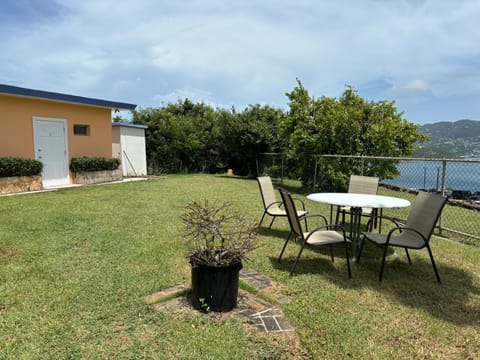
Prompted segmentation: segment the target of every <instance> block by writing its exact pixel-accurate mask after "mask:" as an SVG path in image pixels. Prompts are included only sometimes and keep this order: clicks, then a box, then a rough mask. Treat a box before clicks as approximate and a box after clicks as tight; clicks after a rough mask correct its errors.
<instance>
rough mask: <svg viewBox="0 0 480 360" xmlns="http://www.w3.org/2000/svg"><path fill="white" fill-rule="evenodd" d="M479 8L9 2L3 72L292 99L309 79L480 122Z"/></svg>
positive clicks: (261, 1) (2, 26) (239, 100)
mask: <svg viewBox="0 0 480 360" xmlns="http://www.w3.org/2000/svg"><path fill="white" fill-rule="evenodd" d="M478 19H480V1H478V0H356V1H355V0H335V1H331V0H275V1H274V0H181V1H179V0H135V1H130V0H123V1H118V0H2V1H0V34H1V35H0V83H2V84H8V85H14V86H20V87H26V88H31V89H37V90H45V91H54V92H60V93H66V94H70V95H79V96H86V97H93V98H100V99H105V100H112V101H120V102H127V103H133V104H137V109H138V110H140V109H144V108H149V107H161V106H164V105H166V104H167V103H169V102H177V101H178V100H183V99H185V98H189V99H190V100H192V101H194V102H204V103H206V104H209V105H211V106H213V107H224V108H231V107H232V106H234V107H235V108H236V109H237V110H242V109H243V108H245V107H246V106H248V105H252V104H261V105H271V106H274V107H278V108H282V109H285V110H288V98H287V97H286V96H285V93H286V92H290V91H292V90H293V89H294V87H295V86H296V85H297V79H299V80H300V81H301V82H302V84H303V86H304V87H305V88H306V89H307V90H308V91H309V94H310V95H311V96H313V97H315V98H317V97H321V96H328V97H335V98H338V97H339V96H341V94H342V93H343V91H344V90H345V88H346V86H347V85H348V86H353V87H354V88H355V89H356V90H357V92H358V94H359V95H360V96H362V97H363V98H365V99H367V100H372V101H379V100H386V101H394V102H395V104H396V106H397V110H398V112H403V117H404V118H405V119H406V120H408V121H410V122H412V123H415V124H428V123H435V122H439V121H456V120H460V119H473V120H480V26H479V25H478V24H479V20H478ZM122 116H126V117H128V115H127V114H124V115H122Z"/></svg>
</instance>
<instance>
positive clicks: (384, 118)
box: [282, 80, 426, 191]
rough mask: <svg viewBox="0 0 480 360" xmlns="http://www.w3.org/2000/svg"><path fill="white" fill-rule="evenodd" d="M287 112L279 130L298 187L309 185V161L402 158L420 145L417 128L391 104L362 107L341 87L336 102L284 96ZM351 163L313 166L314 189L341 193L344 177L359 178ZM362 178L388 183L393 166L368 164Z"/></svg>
mask: <svg viewBox="0 0 480 360" xmlns="http://www.w3.org/2000/svg"><path fill="white" fill-rule="evenodd" d="M286 95H287V97H288V98H289V107H290V111H289V112H288V116H287V118H286V120H285V122H284V124H283V126H282V129H283V133H284V136H285V137H287V136H288V137H289V146H288V154H289V157H290V158H292V159H294V160H295V161H296V163H297V164H298V168H297V171H298V172H297V175H298V177H299V178H300V179H301V180H302V182H303V183H304V185H311V182H312V181H313V172H314V168H315V163H314V155H317V154H318V155H320V154H331V155H354V156H391V157H398V156H405V155H410V154H411V153H412V152H413V151H414V150H415V149H416V144H418V143H420V142H422V141H424V140H425V138H426V137H425V135H423V134H421V133H420V132H419V131H418V126H416V125H414V124H411V123H409V122H408V121H407V120H405V119H403V118H402V116H403V113H398V112H397V109H396V107H395V103H394V102H388V101H377V102H375V101H366V100H365V99H363V98H362V97H360V96H359V95H358V93H357V91H356V90H355V89H354V88H353V87H351V86H347V87H346V89H345V91H344V92H343V94H342V96H341V97H340V98H339V99H335V98H330V97H321V98H318V99H314V98H313V97H311V96H310V95H309V93H308V91H307V90H306V89H305V88H304V87H303V85H302V83H301V82H300V80H297V86H296V87H295V88H294V89H293V90H292V91H291V92H289V93H287V94H286ZM360 166H361V165H360V163H359V162H358V161H353V160H342V161H338V160H335V161H322V162H321V163H319V168H318V176H317V180H318V183H317V184H316V186H318V187H319V188H321V189H324V190H332V191H336V190H345V189H346V187H347V183H348V178H349V176H350V174H359V173H361V172H362V169H361V168H360ZM363 174H364V175H371V176H379V177H380V178H392V177H394V176H395V175H397V170H396V163H395V162H394V161H380V160H378V161H372V162H370V163H368V164H366V167H365V168H364V169H363Z"/></svg>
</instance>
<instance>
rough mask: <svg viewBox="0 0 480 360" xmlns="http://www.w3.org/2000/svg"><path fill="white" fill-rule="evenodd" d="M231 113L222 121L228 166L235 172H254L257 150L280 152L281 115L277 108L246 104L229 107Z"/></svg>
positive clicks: (247, 173) (261, 151)
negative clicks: (241, 107) (235, 107)
mask: <svg viewBox="0 0 480 360" xmlns="http://www.w3.org/2000/svg"><path fill="white" fill-rule="evenodd" d="M231 114H232V116H230V117H229V118H228V121H226V122H225V123H222V127H223V133H224V141H225V144H226V150H227V151H228V153H229V154H230V161H229V167H231V168H232V169H234V171H235V173H237V174H239V175H248V176H252V175H254V174H256V159H257V155H258V154H259V153H265V152H277V151H278V152H281V151H282V146H281V142H282V141H281V138H280V132H279V126H280V124H281V122H282V121H283V118H284V117H285V113H284V112H283V111H282V110H280V109H275V108H273V107H271V106H268V105H263V106H261V105H259V104H256V105H250V106H248V107H247V108H245V109H244V110H243V111H242V112H240V113H237V112H236V111H235V109H232V113H231Z"/></svg>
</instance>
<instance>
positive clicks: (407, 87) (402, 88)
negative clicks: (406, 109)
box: [389, 80, 432, 97]
mask: <svg viewBox="0 0 480 360" xmlns="http://www.w3.org/2000/svg"><path fill="white" fill-rule="evenodd" d="M389 93H391V94H392V95H393V96H407V97H408V96H426V95H430V94H432V89H431V88H430V85H429V84H428V83H427V82H426V81H423V80H412V81H409V82H408V83H405V84H400V85H393V86H392V87H391V88H390V89H389Z"/></svg>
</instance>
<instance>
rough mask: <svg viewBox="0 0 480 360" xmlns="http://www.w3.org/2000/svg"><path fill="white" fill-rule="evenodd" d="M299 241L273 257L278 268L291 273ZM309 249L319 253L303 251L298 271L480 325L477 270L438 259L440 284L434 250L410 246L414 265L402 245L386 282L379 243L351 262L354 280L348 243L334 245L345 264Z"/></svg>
mask: <svg viewBox="0 0 480 360" xmlns="http://www.w3.org/2000/svg"><path fill="white" fill-rule="evenodd" d="M282 246H283V243H282ZM294 246H295V247H296V249H295V251H293V253H292V252H291V251H290V252H289V254H288V255H284V257H283V258H282V261H281V262H280V263H278V257H274V256H272V257H269V259H270V261H271V263H272V266H273V267H274V268H275V269H277V270H280V271H285V272H290V270H291V268H292V266H293V263H294V261H295V257H296V255H297V251H298V250H299V249H300V247H299V246H300V244H298V243H297V244H295V243H291V242H289V244H288V247H290V248H291V247H294ZM309 250H310V251H311V250H313V251H314V252H315V254H313V257H312V254H309V256H304V255H305V254H302V257H301V258H300V259H299V261H298V264H297V267H296V270H295V273H294V275H293V276H295V275H302V274H306V275H316V274H318V276H322V277H324V278H326V279H328V280H329V281H330V282H332V283H333V284H336V285H337V286H340V287H342V288H349V289H351V291H355V290H356V289H358V288H361V287H365V288H369V289H372V290H375V291H378V292H379V293H382V294H383V295H384V296H385V297H386V298H389V299H391V301H392V302H398V303H402V304H404V305H406V306H408V307H411V308H415V309H420V310H421V311H425V312H427V313H429V314H430V315H431V316H433V317H436V318H439V319H442V320H444V321H448V322H451V323H453V324H455V325H459V326H478V325H479V324H480V304H479V302H478V296H480V289H479V287H478V286H477V285H476V284H475V281H474V275H473V274H471V273H469V272H468V271H465V270H463V269H458V268H453V267H451V266H449V265H446V264H445V263H441V262H439V261H438V260H437V261H436V265H437V268H438V272H439V274H440V278H441V280H442V284H439V283H438V282H437V280H436V277H435V273H434V271H433V267H432V264H431V262H430V258H429V257H428V254H427V255H426V257H424V256H417V255H416V253H420V252H422V251H425V252H426V250H420V251H410V255H411V257H412V265H409V264H408V261H407V258H406V255H405V252H404V251H403V250H402V249H398V250H397V253H396V255H394V256H389V257H388V258H387V262H386V264H385V270H384V275H383V280H382V282H380V281H378V277H379V274H380V266H381V257H382V253H381V250H380V249H378V248H369V249H367V248H365V254H364V255H365V256H364V255H362V258H361V261H360V263H351V266H352V280H351V281H349V280H348V275H347V266H346V262H345V252H344V249H343V247H335V248H334V257H335V263H336V262H337V261H338V262H341V264H342V265H341V266H334V264H333V263H332V262H331V259H330V252H329V249H328V247H322V248H318V249H312V248H309ZM434 256H435V254H434Z"/></svg>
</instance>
